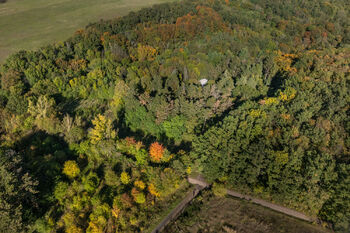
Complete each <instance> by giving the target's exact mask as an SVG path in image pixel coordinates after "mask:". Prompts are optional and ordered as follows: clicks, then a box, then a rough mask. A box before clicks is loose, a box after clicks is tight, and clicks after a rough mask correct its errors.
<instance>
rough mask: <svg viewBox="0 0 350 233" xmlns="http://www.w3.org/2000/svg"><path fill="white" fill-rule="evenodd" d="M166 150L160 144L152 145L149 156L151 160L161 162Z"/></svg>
mask: <svg viewBox="0 0 350 233" xmlns="http://www.w3.org/2000/svg"><path fill="white" fill-rule="evenodd" d="M164 151H165V148H164V147H163V146H162V145H161V144H159V143H158V142H154V143H152V144H151V146H150V148H149V154H150V155H151V160H152V161H154V162H160V161H161V160H162V158H163V155H164Z"/></svg>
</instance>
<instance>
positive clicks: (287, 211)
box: [188, 177, 316, 222]
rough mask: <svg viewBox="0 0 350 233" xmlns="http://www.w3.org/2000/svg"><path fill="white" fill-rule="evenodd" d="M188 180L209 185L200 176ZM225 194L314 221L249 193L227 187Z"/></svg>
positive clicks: (204, 185) (192, 182) (205, 185)
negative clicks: (245, 193)
mask: <svg viewBox="0 0 350 233" xmlns="http://www.w3.org/2000/svg"><path fill="white" fill-rule="evenodd" d="M188 181H189V182H190V183H191V184H196V185H202V186H203V187H208V186H209V184H208V183H207V182H206V181H204V179H203V178H202V177H190V178H189V179H188ZM227 194H228V195H230V196H233V197H238V198H241V199H245V200H248V201H251V202H253V203H255V204H258V205H261V206H264V207H267V208H270V209H272V210H275V211H278V212H280V213H283V214H286V215H289V216H292V217H295V218H298V219H302V220H304V221H308V222H314V221H315V220H316V219H314V218H311V217H309V216H306V215H305V214H303V213H301V212H298V211H295V210H292V209H289V208H287V207H284V206H280V205H276V204H274V203H271V202H268V201H265V200H262V199H258V198H254V197H251V196H249V195H244V194H241V193H238V192H236V191H233V190H229V189H227Z"/></svg>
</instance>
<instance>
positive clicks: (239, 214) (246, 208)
mask: <svg viewBox="0 0 350 233" xmlns="http://www.w3.org/2000/svg"><path fill="white" fill-rule="evenodd" d="M165 232H167V233H171V232H186V233H187V232H215V233H220V232H222V233H327V232H328V233H329V231H327V230H326V229H323V228H320V227H319V226H315V225H311V224H309V223H307V222H304V221H301V220H298V219H295V218H292V217H289V216H286V215H283V214H280V213H277V212H274V211H272V210H270V209H266V208H264V207H262V206H258V205H254V204H252V203H248V202H246V201H241V200H238V199H233V198H221V197H220V198H219V197H214V196H211V194H210V193H209V192H208V191H206V192H205V193H204V194H203V195H202V196H200V197H198V198H197V199H196V200H195V201H194V202H193V203H192V204H191V205H190V206H188V207H187V208H186V210H185V212H184V213H183V214H182V215H181V216H180V217H179V218H178V219H177V220H176V221H175V222H174V223H170V224H169V225H168V227H167V228H166V230H165Z"/></svg>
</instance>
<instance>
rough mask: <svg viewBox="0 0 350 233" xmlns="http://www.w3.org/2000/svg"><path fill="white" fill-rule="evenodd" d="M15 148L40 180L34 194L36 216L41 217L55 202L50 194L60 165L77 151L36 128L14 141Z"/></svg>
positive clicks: (59, 138)
mask: <svg viewBox="0 0 350 233" xmlns="http://www.w3.org/2000/svg"><path fill="white" fill-rule="evenodd" d="M15 148H16V150H17V151H18V152H19V153H20V154H22V155H23V162H24V166H25V168H26V170H28V171H29V172H30V175H31V176H32V177H33V178H35V179H36V180H37V181H39V185H38V188H37V189H38V191H39V192H38V193H37V194H36V197H37V200H38V205H39V208H38V209H37V210H36V211H35V212H36V215H37V216H38V217H39V216H43V214H45V212H47V210H48V209H49V208H50V207H52V206H53V205H54V203H55V199H54V197H53V196H52V193H53V190H54V187H55V185H56V183H57V182H58V181H59V180H62V179H63V180H64V179H66V178H65V177H64V176H62V167H63V164H64V162H65V161H66V160H69V159H75V158H76V154H75V153H74V152H73V151H71V150H70V149H69V146H68V144H67V143H66V142H65V141H64V140H63V139H62V138H61V137H59V136H57V135H49V134H47V133H46V132H44V131H35V132H32V133H31V134H29V135H26V136H24V137H23V138H21V140H19V141H17V142H16V143H15Z"/></svg>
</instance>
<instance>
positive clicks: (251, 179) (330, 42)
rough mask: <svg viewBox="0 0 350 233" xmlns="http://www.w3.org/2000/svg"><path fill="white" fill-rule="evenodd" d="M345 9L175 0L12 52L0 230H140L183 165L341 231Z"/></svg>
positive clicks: (345, 170) (3, 130)
mask: <svg viewBox="0 0 350 233" xmlns="http://www.w3.org/2000/svg"><path fill="white" fill-rule="evenodd" d="M349 19H350V5H349V3H348V1H345V0H334V1H331V2H327V1H324V0H318V1H302V0H300V1H299V0H297V1H276V0H264V1H263V0H249V1H241V0H185V1H183V2H175V3H167V4H161V5H156V6H154V7H152V8H147V9H143V10H141V11H139V12H136V13H130V14H129V15H127V16H125V17H122V18H117V19H114V20H110V21H101V22H98V23H93V24H90V25H88V26H87V27H86V28H85V29H81V30H79V31H77V32H76V33H75V34H74V35H73V36H72V37H71V38H69V39H68V40H66V41H64V42H59V43H56V44H52V45H48V46H46V47H43V48H41V49H39V50H37V51H21V52H18V53H16V54H13V55H12V56H10V57H9V58H8V59H7V60H6V62H5V63H4V64H3V65H1V67H0V87H1V89H0V145H1V148H2V149H1V152H0V173H1V175H0V179H1V180H0V181H1V183H0V229H6V230H5V232H11V231H12V232H20V231H37V232H63V231H65V232H74V233H75V232H142V231H144V230H145V229H148V227H150V225H151V224H152V220H154V219H155V216H156V213H158V214H159V213H160V212H161V210H162V209H165V208H167V206H168V205H169V203H170V202H171V200H172V196H173V195H174V194H175V193H176V192H177V191H179V190H180V191H181V190H182V188H183V186H184V185H183V184H184V183H185V179H184V178H185V177H186V176H187V175H188V174H189V173H191V172H192V171H196V172H201V173H203V174H204V175H205V176H206V178H207V179H208V180H210V181H213V182H216V184H217V186H218V187H219V186H220V185H221V184H225V185H228V186H232V187H234V188H235V189H238V190H241V191H244V192H247V193H252V194H254V195H256V196H260V197H262V198H265V199H269V200H274V201H275V202H278V203H281V204H283V205H286V206H289V207H291V208H294V209H297V210H301V211H304V212H305V213H307V214H309V215H311V216H315V217H318V218H319V219H321V220H322V221H324V222H327V223H329V226H330V227H332V228H333V229H334V230H336V231H339V232H347V231H348V230H349V229H350V215H349V211H348V210H349V208H350V190H349V187H350V183H349V182H350V180H349V177H350V157H349V155H350V154H349V153H350V136H349V133H350V120H349V119H350V118H349V116H350V66H349V64H350V21H349ZM200 79H207V80H208V83H207V84H206V85H203V86H202V85H201V84H200V82H199V80H200ZM220 187H221V186H220ZM4 227H7V228H4ZM8 227H10V228H11V229H9V228H8Z"/></svg>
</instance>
